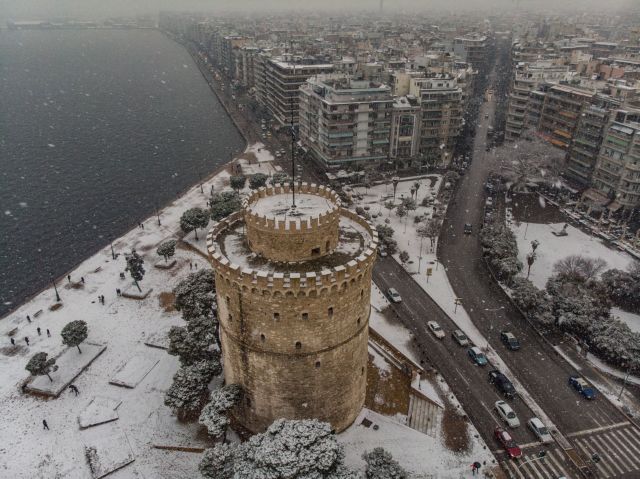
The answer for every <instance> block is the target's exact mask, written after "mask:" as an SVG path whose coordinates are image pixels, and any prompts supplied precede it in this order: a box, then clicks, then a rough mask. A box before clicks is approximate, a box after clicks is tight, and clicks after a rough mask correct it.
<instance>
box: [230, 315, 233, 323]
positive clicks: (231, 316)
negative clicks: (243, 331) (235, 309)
mask: <svg viewBox="0 0 640 479" xmlns="http://www.w3.org/2000/svg"><path fill="white" fill-rule="evenodd" d="M229 322H230V323H231V322H233V314H231V313H229Z"/></svg>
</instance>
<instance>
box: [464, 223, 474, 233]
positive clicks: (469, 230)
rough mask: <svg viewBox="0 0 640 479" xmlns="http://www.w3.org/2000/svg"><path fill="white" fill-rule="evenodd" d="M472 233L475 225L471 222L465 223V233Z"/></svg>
mask: <svg viewBox="0 0 640 479" xmlns="http://www.w3.org/2000/svg"><path fill="white" fill-rule="evenodd" d="M471 233H473V225H472V224H471V223H465V224H464V234H466V235H470V234H471Z"/></svg>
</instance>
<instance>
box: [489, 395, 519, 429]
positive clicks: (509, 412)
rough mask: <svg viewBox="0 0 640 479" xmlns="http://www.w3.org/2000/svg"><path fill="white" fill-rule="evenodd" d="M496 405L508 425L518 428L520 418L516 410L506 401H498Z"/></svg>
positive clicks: (499, 414)
mask: <svg viewBox="0 0 640 479" xmlns="http://www.w3.org/2000/svg"><path fill="white" fill-rule="evenodd" d="M494 407H495V408H496V411H497V412H498V416H500V417H501V418H502V419H503V420H504V422H506V423H507V426H509V427H510V428H516V427H519V426H520V419H518V416H516V413H515V411H514V410H513V409H512V408H511V406H509V405H508V404H507V403H506V402H504V401H496V403H495V405H494Z"/></svg>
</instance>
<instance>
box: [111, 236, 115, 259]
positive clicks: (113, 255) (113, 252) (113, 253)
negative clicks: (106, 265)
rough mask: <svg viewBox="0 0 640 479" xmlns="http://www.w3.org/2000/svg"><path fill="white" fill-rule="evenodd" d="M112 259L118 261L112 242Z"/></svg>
mask: <svg viewBox="0 0 640 479" xmlns="http://www.w3.org/2000/svg"><path fill="white" fill-rule="evenodd" d="M111 259H113V260H115V259H116V252H115V251H114V250H113V241H112V242H111Z"/></svg>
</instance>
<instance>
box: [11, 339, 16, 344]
mask: <svg viewBox="0 0 640 479" xmlns="http://www.w3.org/2000/svg"><path fill="white" fill-rule="evenodd" d="M15 345H16V340H15V339H13V338H11V346H15Z"/></svg>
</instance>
